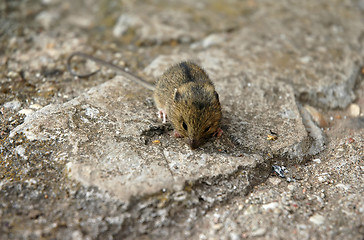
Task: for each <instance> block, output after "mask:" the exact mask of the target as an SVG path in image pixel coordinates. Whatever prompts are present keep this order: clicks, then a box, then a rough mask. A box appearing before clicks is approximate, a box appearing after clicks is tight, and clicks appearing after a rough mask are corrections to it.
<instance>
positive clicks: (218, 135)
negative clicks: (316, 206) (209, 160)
mask: <svg viewBox="0 0 364 240" xmlns="http://www.w3.org/2000/svg"><path fill="white" fill-rule="evenodd" d="M223 133H224V131H223V130H222V129H221V128H218V129H217V130H216V132H215V133H214V136H216V137H218V138H219V137H221V136H222V134H223Z"/></svg>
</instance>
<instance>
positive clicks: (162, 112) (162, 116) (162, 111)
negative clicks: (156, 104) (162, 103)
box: [157, 109, 167, 123]
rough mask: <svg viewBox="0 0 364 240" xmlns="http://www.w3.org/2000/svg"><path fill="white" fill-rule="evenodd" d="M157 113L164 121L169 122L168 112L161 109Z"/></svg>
mask: <svg viewBox="0 0 364 240" xmlns="http://www.w3.org/2000/svg"><path fill="white" fill-rule="evenodd" d="M157 115H158V116H159V118H160V119H162V123H166V122H167V113H166V111H164V110H163V109H159V110H158V112H157Z"/></svg>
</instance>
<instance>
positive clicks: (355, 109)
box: [348, 103, 360, 117]
mask: <svg viewBox="0 0 364 240" xmlns="http://www.w3.org/2000/svg"><path fill="white" fill-rule="evenodd" d="M348 110H349V114H350V116H352V117H359V115H360V107H359V105H358V104H355V103H352V104H350V105H349V108H348Z"/></svg>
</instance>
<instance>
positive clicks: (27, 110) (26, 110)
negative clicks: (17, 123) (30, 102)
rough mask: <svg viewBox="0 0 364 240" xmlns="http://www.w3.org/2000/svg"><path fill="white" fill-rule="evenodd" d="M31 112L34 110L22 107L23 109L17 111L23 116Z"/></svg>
mask: <svg viewBox="0 0 364 240" xmlns="http://www.w3.org/2000/svg"><path fill="white" fill-rule="evenodd" d="M33 112H34V110H33V109H29V108H24V109H22V110H20V111H19V112H18V113H19V114H24V115H25V116H28V115H30V114H32V113H33Z"/></svg>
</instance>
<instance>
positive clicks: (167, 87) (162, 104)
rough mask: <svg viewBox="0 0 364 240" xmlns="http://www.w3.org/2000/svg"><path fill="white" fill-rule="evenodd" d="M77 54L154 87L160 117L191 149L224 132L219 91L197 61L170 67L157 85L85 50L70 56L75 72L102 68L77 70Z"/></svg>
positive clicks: (69, 59) (70, 70)
mask: <svg viewBox="0 0 364 240" xmlns="http://www.w3.org/2000/svg"><path fill="white" fill-rule="evenodd" d="M75 56H79V57H83V58H85V59H90V60H92V61H94V62H96V63H98V64H100V65H103V66H106V67H109V68H112V69H114V70H115V71H117V72H118V73H120V74H121V75H123V76H124V77H127V78H130V79H132V80H133V81H135V82H137V83H139V84H142V85H143V86H144V87H146V88H148V89H150V90H153V91H154V94H153V98H154V102H155V104H156V106H157V108H158V111H159V112H158V113H159V117H160V118H162V119H163V122H166V120H167V117H168V119H169V120H170V122H171V123H172V126H173V127H174V136H175V137H185V138H186V139H187V142H188V144H189V146H190V147H191V149H196V148H198V147H199V146H201V145H202V144H203V143H204V142H205V141H206V140H207V139H209V138H210V137H212V136H213V135H216V136H217V137H220V136H221V135H222V132H223V131H222V130H221V128H220V127H219V126H220V122H221V117H222V114H221V105H220V101H219V95H218V94H217V92H216V90H215V87H214V85H213V83H212V81H211V80H210V79H209V77H208V75H207V74H206V72H205V71H204V70H203V69H202V68H201V67H199V66H198V65H197V64H195V63H192V62H181V63H179V64H176V65H174V66H172V67H170V68H169V69H168V70H167V71H166V72H165V73H164V74H163V75H162V76H161V77H159V79H158V80H157V83H156V85H155V86H154V85H153V84H151V83H148V82H147V81H145V80H143V79H141V78H139V77H137V76H135V75H133V74H131V73H129V72H126V71H125V70H124V69H122V68H121V67H119V66H116V65H114V64H112V63H109V62H106V61H104V60H101V59H99V58H96V57H93V56H91V55H88V54H85V53H81V52H74V53H72V54H71V55H70V56H69V58H68V60H67V68H68V71H69V72H70V73H71V74H72V75H74V76H77V77H89V76H91V75H93V74H95V73H97V72H98V71H99V70H98V71H95V72H92V73H89V74H84V75H81V74H77V73H75V72H74V71H73V70H72V68H71V60H72V58H73V57H75Z"/></svg>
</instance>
